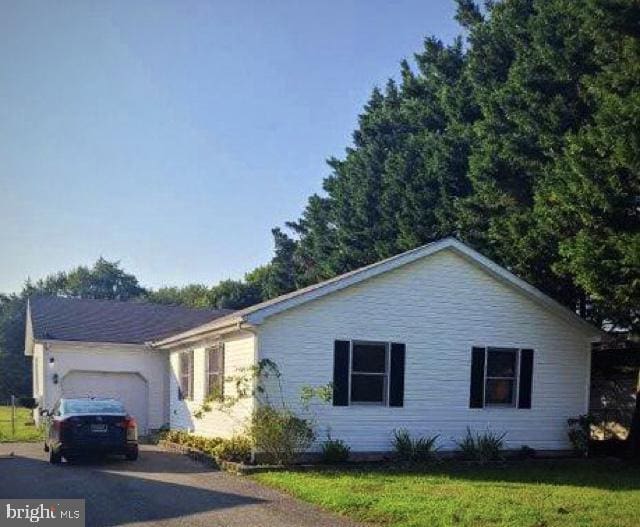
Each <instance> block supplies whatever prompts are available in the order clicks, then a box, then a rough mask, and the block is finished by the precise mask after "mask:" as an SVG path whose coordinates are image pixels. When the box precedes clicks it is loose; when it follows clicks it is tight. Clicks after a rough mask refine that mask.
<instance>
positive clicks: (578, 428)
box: [567, 414, 594, 456]
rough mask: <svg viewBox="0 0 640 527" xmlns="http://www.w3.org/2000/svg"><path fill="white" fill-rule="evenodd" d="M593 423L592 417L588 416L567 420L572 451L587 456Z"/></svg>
mask: <svg viewBox="0 0 640 527" xmlns="http://www.w3.org/2000/svg"><path fill="white" fill-rule="evenodd" d="M593 422H594V420H593V417H592V416H591V415H589V414H585V415H579V416H578V417H572V418H570V419H567V424H568V425H569V430H568V432H567V433H568V434H569V441H571V444H572V445H573V449H574V450H575V451H576V452H578V453H580V454H582V455H583V456H588V455H589V440H590V439H591V425H592V424H593Z"/></svg>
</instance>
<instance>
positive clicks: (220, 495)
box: [0, 443, 354, 527]
mask: <svg viewBox="0 0 640 527" xmlns="http://www.w3.org/2000/svg"><path fill="white" fill-rule="evenodd" d="M11 451H13V452H15V457H14V458H12V459H6V458H2V454H6V453H8V452H11ZM0 498H5V499H6V498H8V499H10V498H54V499H55V498H84V499H85V500H86V518H87V526H91V527H108V526H115V525H128V524H133V523H135V524H136V525H149V526H151V525H161V526H167V525H172V526H173V525H190V526H191V525H193V526H203V527H204V526H206V527H222V526H236V525H237V526H242V527H253V526H255V527H258V526H269V527H288V526H291V527H294V526H295V527H306V526H309V527H311V526H314V527H323V526H327V527H330V526H331V527H342V526H344V527H346V526H352V525H354V524H353V523H351V522H349V521H347V520H343V519H341V518H337V517H335V516H333V515H330V514H327V513H325V512H322V511H319V510H318V509H316V508H314V507H313V506H311V505H307V504H305V503H302V502H299V501H297V500H295V499H293V498H291V497H289V496H286V495H284V494H281V493H279V492H277V491H274V490H271V489H267V488H264V487H262V486H260V485H258V484H256V483H254V482H253V481H250V480H248V479H246V478H242V477H238V476H232V475H229V474H226V473H223V472H219V471H216V470H213V469H211V468H208V467H205V466H203V465H201V464H199V463H196V462H194V461H192V460H190V459H188V458H187V457H185V456H181V455H179V454H174V453H169V452H164V451H162V450H161V449H159V448H157V447H153V446H144V447H142V450H141V452H140V458H139V459H138V461H133V462H131V461H124V460H119V459H117V458H114V459H109V460H106V461H103V462H82V463H79V464H67V463H64V464H62V465H50V464H49V463H48V461H47V459H46V457H45V454H44V452H42V445H41V444H35V443H30V444H29V443H19V444H0Z"/></svg>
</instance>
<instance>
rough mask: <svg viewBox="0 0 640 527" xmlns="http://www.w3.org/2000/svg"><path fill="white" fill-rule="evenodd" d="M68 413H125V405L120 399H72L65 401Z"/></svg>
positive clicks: (65, 408) (65, 411)
mask: <svg viewBox="0 0 640 527" xmlns="http://www.w3.org/2000/svg"><path fill="white" fill-rule="evenodd" d="M64 413H66V414H103V413H104V414H123V413H125V412H124V406H122V403H120V402H118V401H95V400H90V399H88V400H71V401H65V402H64Z"/></svg>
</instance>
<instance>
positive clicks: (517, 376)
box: [482, 346, 525, 409]
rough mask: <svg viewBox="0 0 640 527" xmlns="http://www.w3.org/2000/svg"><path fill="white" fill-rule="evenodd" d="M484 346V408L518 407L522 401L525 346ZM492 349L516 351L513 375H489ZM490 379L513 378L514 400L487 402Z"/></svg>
mask: <svg viewBox="0 0 640 527" xmlns="http://www.w3.org/2000/svg"><path fill="white" fill-rule="evenodd" d="M483 347H484V378H483V381H482V382H483V400H482V405H483V408H502V409H518V405H519V403H520V401H519V399H520V364H521V362H522V361H521V360H520V355H521V353H522V350H523V349H525V348H514V347H506V346H483ZM490 351H509V352H513V353H515V356H516V364H515V368H514V372H513V377H489V376H487V371H488V369H489V352H490ZM489 379H507V380H512V379H513V401H512V402H511V403H490V402H487V391H488V390H487V381H488V380H489Z"/></svg>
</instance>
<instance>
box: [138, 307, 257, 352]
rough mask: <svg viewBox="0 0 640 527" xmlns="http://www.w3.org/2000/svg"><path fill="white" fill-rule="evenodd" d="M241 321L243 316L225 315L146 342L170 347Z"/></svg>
mask: <svg viewBox="0 0 640 527" xmlns="http://www.w3.org/2000/svg"><path fill="white" fill-rule="evenodd" d="M243 322H245V318H244V317H239V316H235V315H233V314H232V315H227V316H225V317H222V318H218V319H216V320H213V321H212V322H208V323H207V324H203V325H201V326H196V327H195V328H192V329H189V330H187V331H182V332H180V333H176V334H175V335H171V336H169V337H165V338H162V339H159V340H152V341H150V342H148V344H149V345H150V346H152V347H153V348H171V347H174V346H179V345H183V344H185V343H187V342H191V341H195V340H199V339H201V338H204V337H206V336H208V335H210V334H213V333H216V332H217V331H222V330H224V329H228V328H230V327H240V325H241V324H242V323H243Z"/></svg>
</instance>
